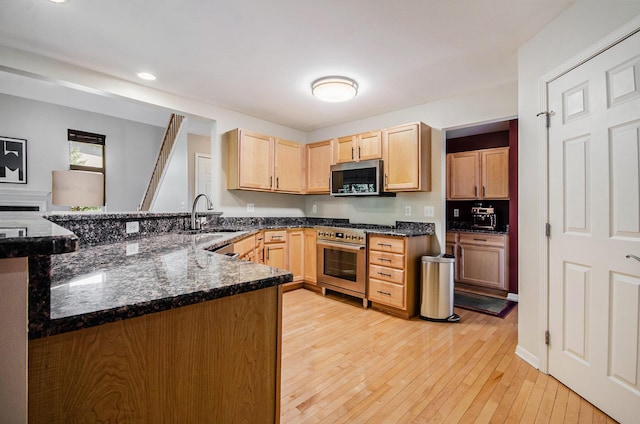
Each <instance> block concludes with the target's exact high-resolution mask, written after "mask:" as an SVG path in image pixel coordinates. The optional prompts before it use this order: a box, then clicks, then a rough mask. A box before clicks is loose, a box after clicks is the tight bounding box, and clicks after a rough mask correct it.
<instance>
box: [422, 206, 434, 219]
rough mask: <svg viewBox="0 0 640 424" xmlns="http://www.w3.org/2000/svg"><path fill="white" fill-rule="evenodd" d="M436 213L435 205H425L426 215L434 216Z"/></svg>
mask: <svg viewBox="0 0 640 424" xmlns="http://www.w3.org/2000/svg"><path fill="white" fill-rule="evenodd" d="M433 215H434V210H433V206H425V207H424V216H426V217H429V218H432V217H433Z"/></svg>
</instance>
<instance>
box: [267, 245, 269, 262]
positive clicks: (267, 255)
mask: <svg viewBox="0 0 640 424" xmlns="http://www.w3.org/2000/svg"><path fill="white" fill-rule="evenodd" d="M267 260H269V248H268V247H267Z"/></svg>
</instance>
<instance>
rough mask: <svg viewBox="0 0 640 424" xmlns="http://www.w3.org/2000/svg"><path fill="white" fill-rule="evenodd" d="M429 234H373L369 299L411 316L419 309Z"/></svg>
mask: <svg viewBox="0 0 640 424" xmlns="http://www.w3.org/2000/svg"><path fill="white" fill-rule="evenodd" d="M428 252H429V236H420V237H398V236H380V235H370V236H369V266H368V268H369V279H368V295H367V299H368V300H369V301H370V302H371V306H372V307H373V308H377V309H382V310H385V311H387V312H389V313H392V314H395V315H399V316H402V317H404V318H411V317H413V316H415V315H417V314H418V311H419V291H420V269H421V268H420V264H421V258H422V256H424V255H427V254H428Z"/></svg>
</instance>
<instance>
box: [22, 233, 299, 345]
mask: <svg viewBox="0 0 640 424" xmlns="http://www.w3.org/2000/svg"><path fill="white" fill-rule="evenodd" d="M248 234H250V232H240V233H220V234H207V233H205V234H195V235H187V234H164V235H157V236H153V237H147V238H142V239H138V240H133V241H125V242H119V243H111V244H104V245H97V246H86V247H82V248H81V249H79V250H78V251H77V252H74V253H68V254H63V255H56V256H52V257H51V276H50V278H51V289H50V290H41V291H40V293H41V296H47V295H50V299H48V301H47V299H33V293H31V294H30V304H34V305H41V306H44V305H43V303H44V304H46V303H49V308H42V307H40V308H37V310H32V308H30V311H29V314H30V317H29V318H30V319H29V338H30V339H34V338H40V337H44V336H49V335H53V334H58V333H63V332H68V331H73V330H77V329H81V328H86V327H92V326H96V325H101V324H104V323H107V322H112V321H117V320H120V319H125V318H132V317H136V316H141V315H145V314H148V313H152V312H159V311H163V310H168V309H173V308H176V307H181V306H186V305H190V304H195V303H199V302H203V301H206V300H211V299H216V298H221V297H226V296H231V295H234V294H238V293H243V292H248V291H252V290H258V289H262V288H267V287H272V286H276V285H279V284H283V283H286V282H289V281H291V280H292V275H291V273H290V272H289V271H285V270H280V269H277V268H272V267H268V266H265V265H259V264H255V263H252V262H247V261H240V260H238V259H234V258H231V257H228V256H225V255H219V254H216V253H212V252H210V251H208V250H207V249H215V248H216V247H220V246H223V245H225V244H228V243H230V242H233V241H234V240H236V239H239V238H241V237H244V236H246V235H248ZM35 292H36V293H37V291H35ZM47 310H48V313H47V312H45V311H47Z"/></svg>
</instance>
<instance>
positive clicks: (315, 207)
mask: <svg viewBox="0 0 640 424" xmlns="http://www.w3.org/2000/svg"><path fill="white" fill-rule="evenodd" d="M317 212H318V205H316V204H315V203H314V204H313V206H311V213H317Z"/></svg>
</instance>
